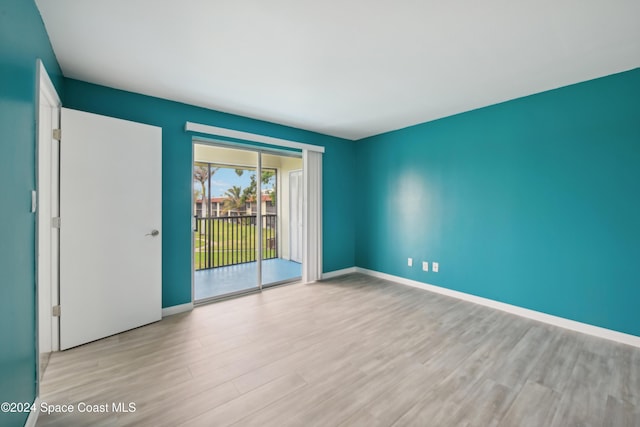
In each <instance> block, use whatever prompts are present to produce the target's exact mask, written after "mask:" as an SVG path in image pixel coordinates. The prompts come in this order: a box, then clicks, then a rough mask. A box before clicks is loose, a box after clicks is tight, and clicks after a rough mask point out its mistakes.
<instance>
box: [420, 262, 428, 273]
mask: <svg viewBox="0 0 640 427" xmlns="http://www.w3.org/2000/svg"><path fill="white" fill-rule="evenodd" d="M422 271H429V262H428V261H422Z"/></svg>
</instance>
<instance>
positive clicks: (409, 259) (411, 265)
mask: <svg viewBox="0 0 640 427" xmlns="http://www.w3.org/2000/svg"><path fill="white" fill-rule="evenodd" d="M407 265H408V266H409V267H413V258H407Z"/></svg>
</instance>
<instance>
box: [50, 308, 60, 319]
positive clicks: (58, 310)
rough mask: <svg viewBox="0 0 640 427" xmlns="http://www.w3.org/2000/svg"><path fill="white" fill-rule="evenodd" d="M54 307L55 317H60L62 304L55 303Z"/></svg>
mask: <svg viewBox="0 0 640 427" xmlns="http://www.w3.org/2000/svg"><path fill="white" fill-rule="evenodd" d="M52 308H53V310H52V313H53V317H60V306H59V305H54V306H53V307H52Z"/></svg>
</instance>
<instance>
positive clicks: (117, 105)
mask: <svg viewBox="0 0 640 427" xmlns="http://www.w3.org/2000/svg"><path fill="white" fill-rule="evenodd" d="M65 107H68V108H73V109H77V110H82V111H88V112H92V113H97V114H102V115H106V116H111V117H117V118H122V119H126V120H132V121H136V122H141V123H147V124H151V125H155V126H160V127H162V150H163V152H162V174H163V176H162V195H163V200H162V215H163V226H162V228H163V234H164V238H163V242H162V251H163V254H162V268H163V270H162V282H163V289H162V305H163V307H169V306H173V305H177V304H183V303H186V302H190V301H191V268H192V267H191V239H192V232H191V195H192V177H191V149H192V148H191V147H192V145H191V140H192V136H193V135H192V134H190V133H186V132H185V131H184V126H185V122H187V121H191V122H196V123H202V124H207V125H212V126H219V127H226V128H230V129H236V130H241V131H245V132H252V133H256V134H261V135H268V136H272V137H276V138H282V139H289V140H294V141H299V142H305V143H309V144H315V145H322V146H324V147H325V148H326V152H325V154H324V158H323V161H324V176H323V188H324V206H323V221H324V236H323V238H324V249H323V256H324V271H333V270H338V269H341V268H347V267H353V266H354V265H355V229H354V228H355V225H354V219H355V218H354V217H353V215H352V212H353V211H354V209H355V201H354V192H355V183H354V181H355V170H354V164H355V144H354V143H353V142H352V141H347V140H342V139H339V138H333V137H330V136H325V135H320V134H317V133H313V132H307V131H303V130H299V129H294V128H290V127H285V126H280V125H276V124H273V123H267V122H263V121H258V120H253V119H248V118H245V117H240V116H235V115H231V114H225V113H220V112H217V111H212V110H207V109H204V108H198V107H194V106H190V105H186V104H181V103H177V102H172V101H167V100H162V99H159V98H153V97H149V96H144V95H139V94H134V93H131V92H124V91H120V90H115V89H111V88H107V87H104V86H97V85H93V84H89V83H85V82H81V81H77V80H71V79H65ZM140 161H144V159H140Z"/></svg>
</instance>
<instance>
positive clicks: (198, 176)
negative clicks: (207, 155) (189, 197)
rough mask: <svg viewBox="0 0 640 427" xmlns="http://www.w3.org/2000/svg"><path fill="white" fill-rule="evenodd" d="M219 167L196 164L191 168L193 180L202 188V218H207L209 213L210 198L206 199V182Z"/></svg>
mask: <svg viewBox="0 0 640 427" xmlns="http://www.w3.org/2000/svg"><path fill="white" fill-rule="evenodd" d="M218 169H220V168H219V167H216V168H214V167H211V165H209V164H199V165H198V164H196V165H194V167H193V179H195V180H196V181H198V182H199V183H200V185H201V186H202V216H203V217H207V216H209V213H210V211H211V200H210V198H211V196H209V198H207V181H209V180H210V179H211V177H213V174H215V173H216V172H217V171H218Z"/></svg>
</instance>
